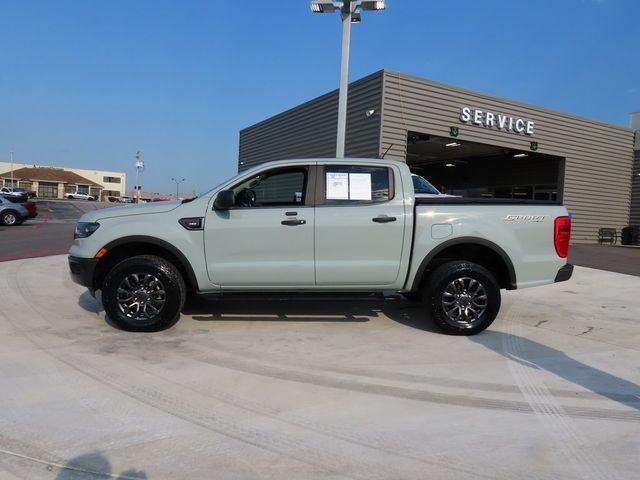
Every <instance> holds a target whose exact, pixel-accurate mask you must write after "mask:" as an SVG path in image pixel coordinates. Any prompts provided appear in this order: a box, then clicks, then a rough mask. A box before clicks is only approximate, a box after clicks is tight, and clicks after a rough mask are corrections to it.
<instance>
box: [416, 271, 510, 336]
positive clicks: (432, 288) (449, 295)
mask: <svg viewBox="0 0 640 480" xmlns="http://www.w3.org/2000/svg"><path fill="white" fill-rule="evenodd" d="M423 297H424V298H425V304H426V306H427V309H428V312H429V314H430V315H431V317H432V318H433V321H434V322H435V323H436V325H438V327H440V329H442V330H443V331H444V332H446V333H448V334H451V335H475V334H476V333H479V332H481V331H483V330H484V329H485V328H487V327H488V326H489V325H491V324H492V323H493V321H494V320H495V318H496V316H497V315H498V312H499V311H500V287H499V286H498V283H497V282H496V280H495V278H494V276H493V275H492V274H491V272H489V271H488V270H487V269H486V268H484V267H483V266H481V265H478V264H476V263H472V262H466V261H454V262H447V263H444V264H442V265H440V266H439V267H438V268H437V269H436V270H434V272H433V273H432V274H431V275H430V277H429V279H428V280H427V282H426V285H425V290H424V293H423Z"/></svg>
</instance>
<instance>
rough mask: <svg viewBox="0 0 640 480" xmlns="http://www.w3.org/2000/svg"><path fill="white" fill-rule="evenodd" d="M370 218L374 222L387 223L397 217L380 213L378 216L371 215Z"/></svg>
mask: <svg viewBox="0 0 640 480" xmlns="http://www.w3.org/2000/svg"><path fill="white" fill-rule="evenodd" d="M372 220H373V221H374V222H376V223H389V222H395V221H396V220H397V219H396V217H388V216H386V215H380V216H379V217H373V218H372Z"/></svg>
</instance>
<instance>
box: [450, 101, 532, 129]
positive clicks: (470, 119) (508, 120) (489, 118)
mask: <svg viewBox="0 0 640 480" xmlns="http://www.w3.org/2000/svg"><path fill="white" fill-rule="evenodd" d="M460 121H461V122H463V123H470V124H473V125H478V126H481V127H487V128H497V129H498V130H504V131H507V132H513V133H518V134H520V133H524V134H525V135H533V134H534V132H535V127H536V124H535V122H534V121H533V120H527V119H525V118H520V117H514V116H513V115H507V114H504V113H496V112H490V111H487V110H481V109H479V108H472V107H462V108H461V109H460Z"/></svg>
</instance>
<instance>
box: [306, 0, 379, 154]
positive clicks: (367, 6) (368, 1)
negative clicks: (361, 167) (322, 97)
mask: <svg viewBox="0 0 640 480" xmlns="http://www.w3.org/2000/svg"><path fill="white" fill-rule="evenodd" d="M385 8H386V0H381V1H372V0H344V1H333V0H313V1H312V2H311V11H312V12H313V13H333V12H335V11H339V12H340V15H341V17H342V61H341V65H340V93H339V95H338V134H337V139H336V157H337V158H344V145H345V137H346V131H347V93H348V92H347V90H348V88H349V44H350V42H351V23H352V22H353V23H360V12H358V9H362V10H384V9H385Z"/></svg>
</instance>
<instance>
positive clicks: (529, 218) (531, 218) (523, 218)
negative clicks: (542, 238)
mask: <svg viewBox="0 0 640 480" xmlns="http://www.w3.org/2000/svg"><path fill="white" fill-rule="evenodd" d="M546 217H547V216H546V215H507V216H506V217H504V221H505V222H536V223H540V222H544V219H545V218H546Z"/></svg>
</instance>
